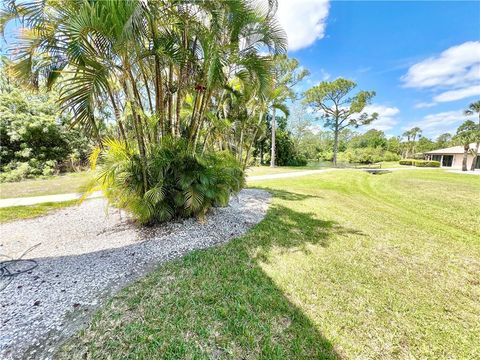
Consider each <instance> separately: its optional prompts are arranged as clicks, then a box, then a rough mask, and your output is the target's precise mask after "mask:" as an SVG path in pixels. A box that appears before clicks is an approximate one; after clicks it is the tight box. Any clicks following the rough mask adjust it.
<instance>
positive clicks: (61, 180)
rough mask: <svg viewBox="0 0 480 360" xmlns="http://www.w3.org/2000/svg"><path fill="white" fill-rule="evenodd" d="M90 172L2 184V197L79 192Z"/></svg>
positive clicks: (0, 191)
mask: <svg viewBox="0 0 480 360" xmlns="http://www.w3.org/2000/svg"><path fill="white" fill-rule="evenodd" d="M88 176H89V173H88V172H86V171H84V172H79V173H71V174H67V175H61V176H52V177H51V178H48V179H35V180H25V181H19V182H14V183H2V184H0V199H6V198H15V197H28V196H41V195H54V194H66V193H75V192H78V191H79V189H80V187H81V186H83V185H84V184H85V183H86V182H87V180H88Z"/></svg>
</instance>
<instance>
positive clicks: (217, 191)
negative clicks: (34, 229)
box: [92, 139, 245, 224]
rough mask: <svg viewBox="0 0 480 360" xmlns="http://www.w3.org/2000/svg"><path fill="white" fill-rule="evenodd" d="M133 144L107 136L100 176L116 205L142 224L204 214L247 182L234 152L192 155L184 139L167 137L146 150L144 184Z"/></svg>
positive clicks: (108, 194)
mask: <svg viewBox="0 0 480 360" xmlns="http://www.w3.org/2000/svg"><path fill="white" fill-rule="evenodd" d="M134 148H136V147H133V146H132V147H128V148H127V147H126V146H125V144H124V143H122V142H120V141H118V140H107V141H106V142H105V150H104V151H103V152H101V153H100V155H99V156H100V157H99V161H100V163H101V167H99V170H98V174H97V176H96V180H97V183H99V184H100V185H101V187H102V189H103V191H104V193H105V196H106V197H107V199H108V200H109V202H110V203H111V204H112V205H114V206H116V207H120V208H124V209H126V210H128V211H130V212H131V213H132V214H133V216H134V217H135V218H136V219H137V220H138V221H139V222H140V223H142V224H154V223H160V222H165V221H169V220H171V219H173V218H186V217H191V216H197V217H202V216H204V215H205V213H206V212H207V211H208V210H209V209H210V208H211V207H212V206H217V205H218V206H226V205H227V204H228V201H229V199H230V195H231V194H234V193H237V192H239V191H240V190H241V189H242V187H243V186H244V185H245V175H244V172H243V169H242V166H241V165H240V164H239V163H238V162H237V161H236V160H235V158H234V157H233V156H232V155H231V154H229V153H227V152H212V153H207V154H205V155H202V156H198V155H195V156H194V155H192V152H191V149H188V147H187V143H186V142H185V141H183V140H172V139H164V140H163V144H162V146H157V147H154V148H152V149H151V150H150V151H149V154H148V155H147V159H146V173H147V188H145V185H144V181H143V172H142V163H141V160H140V156H139V154H138V152H137V151H135V150H133V149H134ZM94 158H95V156H92V161H93V163H95V162H96V161H95V159H94Z"/></svg>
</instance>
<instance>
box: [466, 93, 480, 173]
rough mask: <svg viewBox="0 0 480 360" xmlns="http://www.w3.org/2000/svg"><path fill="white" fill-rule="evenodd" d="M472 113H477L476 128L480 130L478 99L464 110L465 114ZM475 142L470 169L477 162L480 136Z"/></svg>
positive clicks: (473, 167) (479, 103) (473, 168)
mask: <svg viewBox="0 0 480 360" xmlns="http://www.w3.org/2000/svg"><path fill="white" fill-rule="evenodd" d="M474 114H477V115H478V130H479V132H480V100H479V101H475V102H473V103H471V104H470V105H469V106H468V109H466V110H465V115H474ZM476 142H477V145H476V146H475V154H474V157H473V161H472V166H471V168H470V170H472V171H474V170H475V164H476V163H477V157H478V156H479V153H478V151H479V149H480V137H479V138H478V139H477V140H476Z"/></svg>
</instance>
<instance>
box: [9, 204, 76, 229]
mask: <svg viewBox="0 0 480 360" xmlns="http://www.w3.org/2000/svg"><path fill="white" fill-rule="evenodd" d="M76 203H77V201H76V200H73V201H62V202H55V203H52V202H48V203H42V204H38V205H29V206H11V207H4V208H0V223H5V222H9V221H14V220H21V219H30V218H35V217H38V216H42V215H47V214H48V213H50V212H52V211H54V210H57V209H61V208H64V207H67V206H72V205H74V204H76Z"/></svg>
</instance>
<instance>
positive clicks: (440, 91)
mask: <svg viewBox="0 0 480 360" xmlns="http://www.w3.org/2000/svg"><path fill="white" fill-rule="evenodd" d="M278 18H279V20H280V22H281V23H282V25H283V26H284V28H285V29H286V31H287V35H288V37H289V48H290V50H289V54H290V56H292V57H295V58H297V59H298V60H299V61H300V63H301V64H302V65H303V66H305V67H306V68H308V69H309V70H310V72H311V76H310V77H309V78H308V79H306V80H305V81H304V82H303V83H302V84H301V86H300V88H301V89H306V88H308V87H310V86H312V85H315V84H317V83H318V82H319V81H321V80H333V79H335V78H338V77H345V78H349V79H353V80H355V81H356V82H357V83H358V88H359V89H365V90H375V91H376V92H377V96H376V97H375V99H374V101H373V104H372V106H371V107H370V109H371V110H373V111H377V112H379V114H380V119H379V120H378V121H377V123H373V124H372V125H371V127H374V128H379V129H382V130H384V131H385V132H386V133H387V134H389V135H398V134H401V133H402V132H403V131H404V130H405V129H406V128H411V127H413V126H419V127H420V128H422V129H424V135H425V136H429V137H435V136H437V135H439V134H441V133H443V132H453V131H455V129H456V128H457V127H458V125H459V124H460V123H461V122H462V121H464V120H465V117H464V116H463V115H462V110H463V109H464V108H466V106H467V105H468V104H469V103H471V102H473V101H475V100H478V99H480V2H478V1H477V2H466V1H453V2H445V1H443V2H434V1H421V2H420V1H419V2H412V1H389V2H379V1H372V2H365V1H331V2H328V1H318V0H295V1H294V0H280V1H279V11H278Z"/></svg>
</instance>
